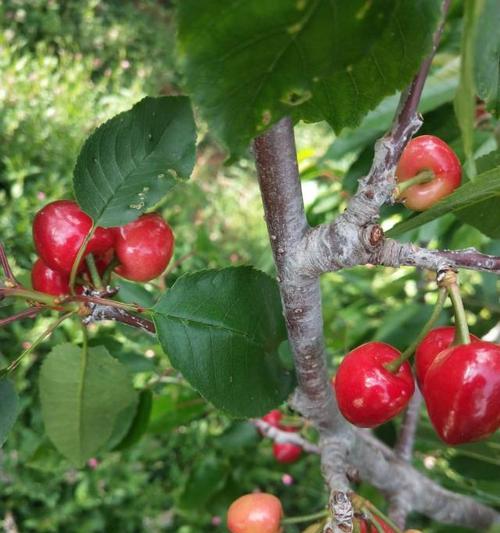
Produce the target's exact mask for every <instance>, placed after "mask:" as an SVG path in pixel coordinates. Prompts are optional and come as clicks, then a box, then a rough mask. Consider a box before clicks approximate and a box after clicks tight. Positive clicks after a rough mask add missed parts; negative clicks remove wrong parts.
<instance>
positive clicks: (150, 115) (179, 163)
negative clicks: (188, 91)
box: [73, 96, 196, 227]
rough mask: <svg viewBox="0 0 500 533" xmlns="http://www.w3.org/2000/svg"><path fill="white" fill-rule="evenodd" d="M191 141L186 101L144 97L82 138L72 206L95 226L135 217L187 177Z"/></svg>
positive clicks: (191, 162) (191, 161)
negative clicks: (86, 216)
mask: <svg viewBox="0 0 500 533" xmlns="http://www.w3.org/2000/svg"><path fill="white" fill-rule="evenodd" d="M195 140H196V139H195V124H194V119H193V114H192V110H191V105H190V103H189V99H188V98H186V97H182V96H162V97H158V98H150V97H147V98H144V99H143V100H141V101H140V102H138V103H137V104H135V105H134V107H132V109H130V110H129V111H125V112H124V113H120V114H119V115H116V116H115V117H113V118H112V119H111V120H108V122H106V123H104V124H103V125H101V126H100V127H99V128H97V129H96V130H95V131H94V133H93V134H92V135H91V136H90V137H89V138H88V139H87V140H86V142H85V144H84V145H83V148H82V150H81V152H80V155H79V156H78V160H77V162H76V167H75V170H74V177H73V187H74V190H75V196H76V199H77V202H78V204H79V205H80V207H81V208H82V209H83V210H84V211H85V212H86V213H87V214H88V215H89V216H90V217H92V219H93V220H94V222H95V224H96V225H97V226H105V227H108V226H121V225H123V224H126V223H127V222H130V221H132V220H134V219H136V218H137V217H138V216H139V215H140V214H141V213H142V212H144V211H145V210H146V209H148V208H150V207H152V206H153V205H154V204H156V203H157V202H158V201H159V200H160V199H161V198H162V197H163V196H164V195H165V193H166V192H167V191H168V190H169V189H171V188H172V187H173V186H174V185H175V184H176V182H177V180H178V179H184V178H188V177H189V175H190V174H191V171H192V169H193V165H194V157H195Z"/></svg>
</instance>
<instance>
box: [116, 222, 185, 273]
mask: <svg viewBox="0 0 500 533" xmlns="http://www.w3.org/2000/svg"><path fill="white" fill-rule="evenodd" d="M173 251H174V234H173V232H172V230H171V228H170V226H169V225H168V224H167V223H166V222H165V221H164V220H163V218H162V217H161V216H160V215H158V214H157V213H151V214H148V215H142V216H141V217H139V218H138V219H137V220H134V221H133V222H130V223H129V224H127V225H125V226H123V227H121V228H118V229H117V230H116V243H115V254H116V257H117V258H118V260H119V262H120V265H119V266H117V267H116V268H115V272H116V273H117V274H119V275H120V276H122V277H123V278H126V279H129V280H131V281H141V282H145V281H150V280H152V279H154V278H157V277H158V276H159V275H160V274H161V273H162V272H163V271H164V270H165V268H166V267H167V265H168V263H169V261H170V259H171V258H172V254H173Z"/></svg>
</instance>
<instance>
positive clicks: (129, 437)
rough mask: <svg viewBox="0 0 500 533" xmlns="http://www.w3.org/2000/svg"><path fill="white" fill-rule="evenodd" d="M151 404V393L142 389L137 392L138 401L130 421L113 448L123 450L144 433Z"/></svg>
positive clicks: (134, 442) (137, 440)
mask: <svg viewBox="0 0 500 533" xmlns="http://www.w3.org/2000/svg"><path fill="white" fill-rule="evenodd" d="M152 406H153V393H152V392H151V391H150V390H149V389H144V390H142V391H140V393H139V403H138V405H137V410H136V413H135V416H134V418H133V420H132V423H131V424H130V426H129V429H128V431H127V433H126V435H125V436H124V437H123V439H122V440H121V441H120V442H119V443H118V444H117V445H116V446H115V448H114V449H115V450H124V449H126V448H130V446H133V445H134V444H136V443H137V442H139V440H140V439H141V437H142V436H143V435H144V433H145V432H146V430H147V427H148V424H149V417H150V416H151V408H152Z"/></svg>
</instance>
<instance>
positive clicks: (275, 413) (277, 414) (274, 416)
mask: <svg viewBox="0 0 500 533" xmlns="http://www.w3.org/2000/svg"><path fill="white" fill-rule="evenodd" d="M282 418H283V415H282V413H281V411H280V410H278V409H273V410H272V411H269V413H267V415H265V416H263V417H262V420H264V422H267V423H268V424H269V425H270V426H273V427H275V428H277V427H280V422H281V419H282Z"/></svg>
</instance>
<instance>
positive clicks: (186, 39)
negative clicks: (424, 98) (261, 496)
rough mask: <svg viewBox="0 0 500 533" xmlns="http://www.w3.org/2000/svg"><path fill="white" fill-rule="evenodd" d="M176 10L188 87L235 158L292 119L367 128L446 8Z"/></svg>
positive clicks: (302, 3) (220, 4) (283, 4)
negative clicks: (368, 118) (371, 115)
mask: <svg viewBox="0 0 500 533" xmlns="http://www.w3.org/2000/svg"><path fill="white" fill-rule="evenodd" d="M177 11H178V51H179V57H180V60H181V68H182V70H183V73H184V75H185V78H186V83H187V87H188V89H189V91H190V94H191V95H192V98H193V101H194V103H195V104H196V105H197V106H198V107H199V108H200V110H201V113H202V115H203V116H204V117H205V119H206V120H207V122H208V124H209V126H210V128H211V130H212V131H214V132H215V134H216V135H217V136H218V137H219V138H220V139H221V140H222V141H223V142H224V143H225V144H226V145H227V146H228V147H229V148H230V149H231V152H233V153H235V154H237V153H239V152H241V150H242V149H244V148H245V147H246V146H247V145H248V143H249V141H250V140H251V139H252V138H253V137H255V136H256V135H258V134H260V133H262V132H263V131H265V130H266V129H267V128H268V127H269V126H270V125H271V124H274V123H276V122H277V121H278V120H279V119H280V118H282V117H283V116H285V115H291V116H293V118H294V120H295V121H298V120H300V119H303V120H306V121H309V122H311V121H320V120H327V121H328V122H329V123H330V124H331V125H332V127H333V128H334V129H335V131H340V130H341V129H342V128H343V127H346V126H349V127H354V126H356V125H357V124H359V121H360V120H361V118H362V117H363V116H364V115H365V114H366V113H367V112H368V111H369V110H370V109H373V108H375V106H376V105H377V104H378V103H379V102H380V101H381V100H382V98H384V97H385V96H387V95H389V94H392V93H393V92H394V91H396V90H398V89H402V88H403V87H404V85H406V84H407V83H408V82H409V80H410V79H411V77H412V76H413V74H414V73H415V71H416V70H417V69H418V66H419V64H420V61H421V59H422V57H423V56H424V55H425V54H426V53H427V52H428V51H429V50H430V47H431V40H432V33H433V31H434V29H435V27H436V25H437V21H438V18H439V14H440V2H439V1H438V0H422V1H420V2H418V4H416V3H414V2H405V1H403V0H379V1H377V2H365V0H351V1H349V2H345V1H343V0H294V1H290V0H273V1H272V2H268V1H266V0H247V1H245V2H240V1H238V0H205V1H204V2H199V1H198V0H183V1H182V2H179V3H178V7H177ZM207 28H210V30H209V31H207ZM235 117H237V120H235Z"/></svg>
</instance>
